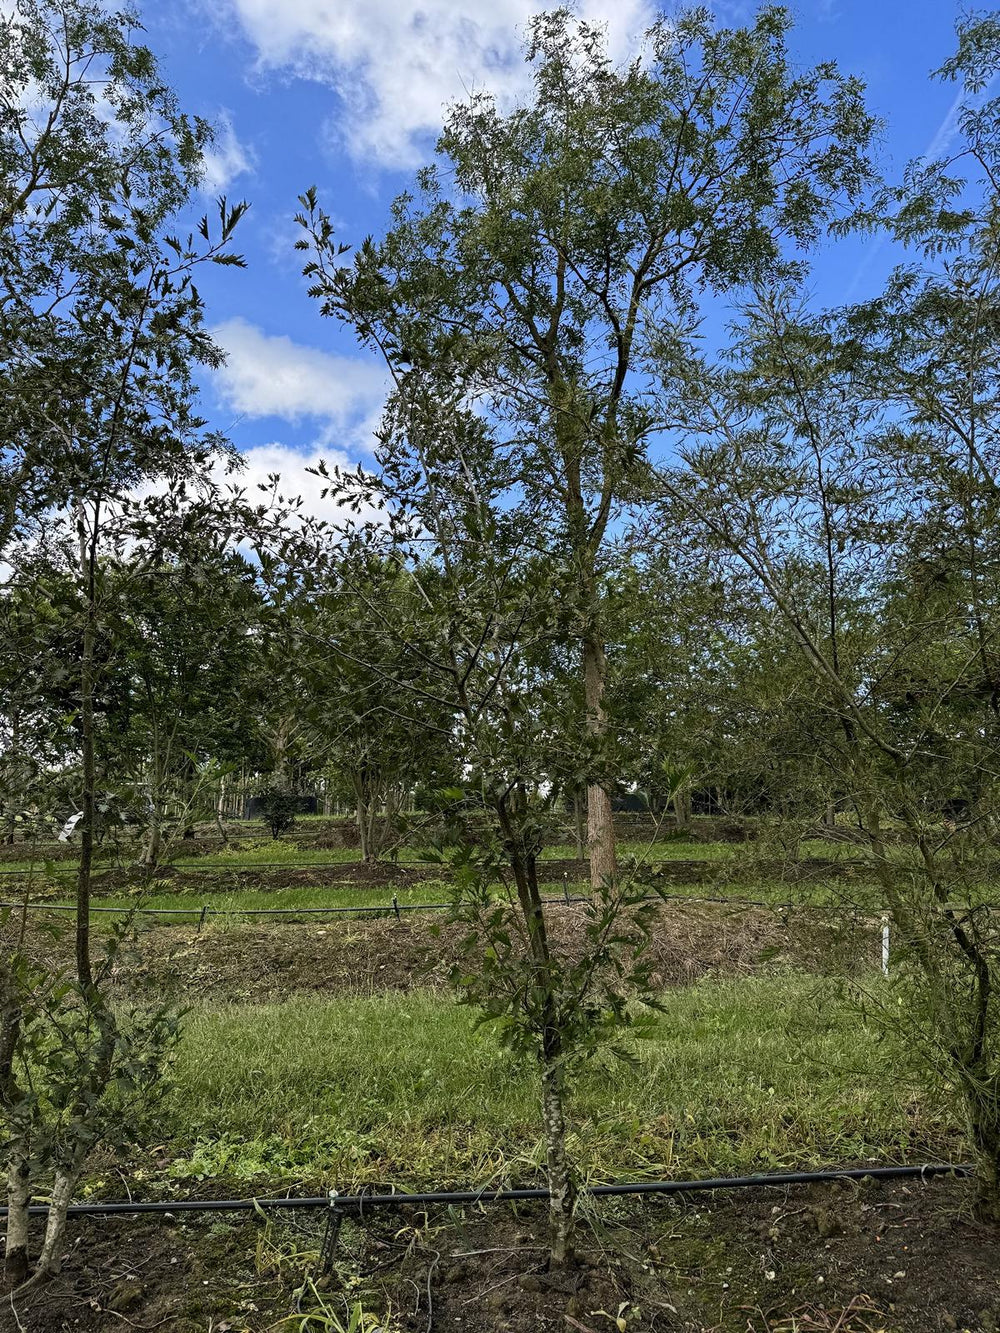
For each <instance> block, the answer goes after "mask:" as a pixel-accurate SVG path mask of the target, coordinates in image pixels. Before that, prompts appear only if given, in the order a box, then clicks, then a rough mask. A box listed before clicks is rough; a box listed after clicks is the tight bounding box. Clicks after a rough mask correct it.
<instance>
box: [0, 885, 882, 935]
mask: <svg viewBox="0 0 1000 1333" xmlns="http://www.w3.org/2000/svg"><path fill="white" fill-rule="evenodd" d="M450 890H451V886H450V885H448V884H447V883H445V882H442V881H440V880H435V879H428V880H424V881H422V882H421V883H419V884H415V885H408V886H404V885H397V886H395V887H392V886H389V887H384V886H379V887H366V886H357V887H355V886H350V887H346V888H333V887H331V886H330V885H312V886H310V885H302V886H293V887H288V888H259V889H254V888H240V889H228V890H218V891H215V892H211V891H208V890H207V889H206V890H199V889H197V888H194V889H185V890H183V891H177V890H169V889H168V890H165V891H162V892H155V891H154V892H151V893H138V892H136V893H131V894H129V893H117V894H101V895H99V896H96V897H95V898H94V904H93V905H94V906H95V907H97V908H102V909H106V908H116V909H118V911H119V912H120V913H121V915H122V916H125V915H127V914H128V913H129V912H135V913H136V918H135V919H136V924H137V925H147V924H151V923H156V924H158V925H170V924H177V925H191V924H192V923H195V922H197V921H198V920H199V919H200V917H201V913H202V908H203V907H208V908H209V913H208V915H207V917H206V919H205V923H206V925H209V924H213V923H214V924H216V925H218V924H221V923H222V921H223V920H225V921H226V922H228V923H230V924H234V925H238V924H240V922H243V923H251V922H253V921H254V920H268V919H274V920H284V921H298V922H303V923H304V922H309V921H312V922H314V923H316V922H319V921H323V920H329V921H331V922H336V921H337V920H338V919H339V918H343V919H345V920H352V919H354V914H355V913H358V914H363V913H364V912H365V911H370V910H372V909H375V908H384V909H389V908H391V907H392V902H393V895H394V894H395V898H396V901H397V903H398V904H399V906H400V909H401V910H402V911H403V913H404V914H406V911H407V909H408V908H413V907H414V906H417V907H419V906H420V905H422V904H428V903H431V904H442V903H443V904H447V903H448V902H449V900H450ZM542 891H543V895H544V896H545V897H546V898H549V899H552V900H553V901H561V899H562V897H563V893H564V892H565V894H568V895H569V896H570V897H571V898H575V897H582V896H584V895H586V894H588V893H589V891H590V886H589V884H586V883H583V882H581V881H575V882H567V883H566V884H565V886H563V885H557V884H543V886H542ZM663 891H664V893H665V894H666V895H667V897H668V898H677V899H690V900H692V901H697V900H699V899H708V900H710V901H711V900H718V901H720V902H726V901H737V900H740V899H743V900H750V901H753V902H760V903H763V904H771V905H774V906H786V905H791V906H793V907H798V906H801V907H808V906H830V907H833V906H843V907H844V908H845V910H852V909H853V908H857V907H870V908H871V909H872V910H875V909H876V908H877V906H878V902H879V901H880V893H879V890H878V888H877V886H874V885H865V884H860V883H851V884H849V885H845V884H844V883H842V882H827V881H822V880H817V881H806V882H800V883H797V884H792V883H788V882H787V881H782V880H775V879H763V880H744V879H738V880H729V879H726V878H720V879H719V880H712V881H710V882H707V883H693V884H681V883H677V884H674V883H671V884H669V885H668V886H665V887H664V889H663ZM0 896H2V894H0ZM45 905H46V906H49V907H60V908H63V909H65V910H66V912H68V911H69V909H70V907H71V904H70V902H69V900H68V898H65V897H62V896H61V897H60V899H59V900H58V902H56V901H51V902H50V901H48V900H46V902H45ZM295 909H302V915H301V916H296V915H285V916H276V917H274V918H269V917H267V916H263V917H259V918H258V917H255V916H253V915H250V914H252V913H263V912H273V911H280V912H283V913H293V912H294V911H295ZM320 909H322V910H323V911H326V910H327V909H332V910H330V912H329V916H328V917H326V916H324V915H321V914H320ZM346 909H350V910H346ZM153 912H164V913H165V914H164V915H162V916H155V915H148V916H147V915H146V913H153ZM116 920H118V917H117V916H116V915H115V914H113V913H112V912H108V911H100V912H96V913H95V914H94V925H95V927H96V928H98V929H100V928H101V926H102V925H104V924H106V925H110V924H111V923H113V922H114V921H116Z"/></svg>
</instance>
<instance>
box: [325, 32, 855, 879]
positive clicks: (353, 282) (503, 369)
mask: <svg viewBox="0 0 1000 1333" xmlns="http://www.w3.org/2000/svg"><path fill="white" fill-rule="evenodd" d="M788 28H789V19H788V17H787V15H786V14H785V12H784V11H783V10H780V9H776V8H765V9H763V10H761V12H760V13H759V14H758V15H757V18H756V20H755V21H754V24H753V26H751V27H749V28H742V29H733V30H730V29H725V28H718V27H716V26H715V24H714V22H713V20H712V19H711V18H710V17H709V15H708V13H707V11H704V10H696V11H693V12H691V13H688V14H685V15H682V16H681V17H679V18H677V19H671V20H670V21H669V22H668V21H667V20H661V22H660V23H658V24H657V25H656V26H655V27H654V28H653V29H652V30H651V32H650V34H649V36H648V42H647V54H646V55H645V56H644V57H643V58H642V59H637V60H635V61H633V62H632V63H630V64H629V65H627V66H626V67H624V68H621V69H618V68H615V67H614V66H613V65H612V63H611V62H610V61H609V59H608V57H607V55H606V53H605V49H604V45H603V40H602V36H601V33H600V31H599V30H598V29H596V28H594V27H591V26H589V25H587V24H585V23H578V22H577V21H576V20H575V19H573V17H572V16H571V14H570V13H569V11H568V10H566V9H558V10H555V11H553V12H551V13H547V14H543V15H540V16H538V17H537V18H535V19H534V20H533V21H532V24H531V28H530V36H529V41H528V45H527V52H526V54H527V59H528V61H529V62H530V63H531V64H532V65H533V69H534V93H533V95H532V97H531V98H530V100H529V101H528V102H527V103H526V104H524V105H523V106H520V107H518V108H517V109H515V110H514V111H512V112H510V113H509V114H502V113H501V112H500V111H499V110H498V108H497V106H496V104H495V101H494V100H493V98H492V97H491V96H490V95H489V94H488V93H483V94H481V95H477V96H475V97H473V98H471V99H470V100H469V101H467V102H465V103H461V104H459V105H457V106H455V107H453V108H452V109H451V111H450V113H449V115H448V117H447V121H446V125H445V130H444V133H443V135H442V137H441V140H440V143H439V152H438V157H439V164H440V165H439V166H437V167H432V168H427V169H426V170H424V171H423V172H421V173H420V175H419V177H418V179H417V187H416V193H415V195H412V194H405V195H403V196H401V197H400V199H399V200H397V202H396V205H395V207H394V213H393V225H392V227H391V229H390V231H389V232H388V234H387V235H386V236H385V237H384V239H383V240H382V241H380V242H378V243H375V242H373V241H371V240H367V241H365V243H364V244H363V245H362V246H361V248H360V250H359V251H358V252H357V254H356V255H355V257H354V260H353V262H352V263H345V261H344V258H343V253H344V250H345V247H344V246H343V245H341V244H339V243H338V242H337V240H336V238H335V236H334V231H333V226H332V223H331V221H330V219H329V217H328V216H327V215H326V214H325V213H324V212H323V211H322V209H321V208H320V207H319V205H318V202H317V196H316V193H315V192H314V191H311V192H309V194H307V195H306V196H305V197H304V199H303V204H304V209H305V211H304V214H303V216H302V218H301V219H300V221H301V222H302V223H303V225H304V226H305V228H306V231H307V235H306V237H305V238H303V239H302V240H301V241H300V242H299V244H300V246H301V247H302V248H303V249H307V250H309V251H310V252H311V254H312V258H311V260H310V262H309V264H308V266H307V268H306V270H305V271H306V273H307V275H309V276H310V277H311V278H312V280H313V288H312V294H313V295H314V296H315V297H316V298H317V299H318V300H319V301H320V303H321V308H322V309H323V311H324V312H325V313H327V314H330V315H333V316H335V317H336V318H338V319H340V320H341V321H343V322H344V323H346V324H347V325H348V326H349V327H351V328H352V329H354V331H355V332H356V334H357V336H358V337H359V339H360V340H361V341H362V343H364V345H366V346H368V347H371V348H373V349H375V350H376V351H377V352H378V353H379V354H380V355H381V356H382V357H384V359H385V361H386V363H387V365H388V368H389V370H390V373H391V375H392V378H393V382H394V384H395V385H396V387H397V389H399V390H400V391H401V392H403V393H405V392H406V391H407V384H408V382H409V376H410V375H411V373H413V374H418V373H419V372H420V371H421V370H422V369H423V368H426V367H429V366H434V367H447V371H448V375H449V377H450V379H451V381H452V383H454V384H455V385H458V386H461V392H462V394H464V395H465V397H466V398H467V400H468V401H470V402H473V401H474V402H476V403H477V404H479V406H480V410H481V411H482V413H483V416H484V420H486V421H488V422H489V429H490V438H491V442H492V447H493V448H494V449H495V450H496V451H497V452H498V453H502V454H503V456H504V458H505V460H506V465H507V469H508V485H509V486H510V488H511V490H512V493H517V494H519V493H522V492H523V493H524V494H526V495H528V496H531V497H533V498H534V501H535V503H534V506H533V510H532V513H533V518H534V520H535V521H536V522H537V523H538V524H539V528H538V531H537V539H538V543H539V545H540V546H543V547H546V548H549V549H553V550H555V549H558V550H559V551H560V552H562V555H563V559H564V564H565V579H566V584H565V589H564V596H565V600H566V615H567V627H568V628H569V629H570V631H571V634H572V639H573V642H574V643H575V645H576V651H577V652H578V654H579V668H578V669H579V673H580V678H581V681H582V685H583V689H582V705H583V709H582V716H581V718H580V725H581V728H582V729H585V730H586V731H587V732H588V733H589V737H590V742H589V744H590V750H591V753H592V755H593V760H592V763H591V766H590V772H589V774H588V775H587V785H588V811H589V815H588V818H589V832H588V840H589V848H590V858H591V873H592V880H593V884H594V885H595V887H596V886H597V885H599V884H601V883H602V882H603V881H604V880H606V879H613V878H614V874H615V855H614V830H613V824H612V819H611V805H610V796H609V790H608V786H607V782H606V781H604V779H603V777H602V757H601V751H602V746H603V744H604V741H605V737H606V735H607V727H608V722H607V717H606V695H605V690H606V682H607V674H608V663H607V653H606V643H607V616H608V607H607V586H606V574H607V568H608V564H607V561H608V550H609V547H610V545H612V544H613V541H614V537H615V534H616V532H618V531H619V530H620V527H621V525H622V524H623V523H624V522H625V521H627V514H628V506H629V504H630V502H632V501H634V500H635V499H636V498H637V495H638V493H639V483H640V482H641V480H642V478H643V477H644V475H645V471H644V469H645V462H646V456H647V448H648V445H649V441H650V438H651V436H652V435H654V434H655V432H656V431H657V429H658V427H659V425H660V424H661V421H662V417H661V416H660V415H659V414H658V412H657V408H656V406H655V404H654V402H653V400H652V398H651V396H650V394H649V382H648V379H647V378H646V375H645V370H646V367H647V365H648V363H649V360H650V356H651V354H652V352H653V349H654V348H655V345H656V343H657V340H658V338H659V336H660V334H661V331H662V328H663V327H664V326H670V325H672V324H674V323H675V322H676V321H678V320H687V319H688V318H690V317H691V316H692V315H693V312H695V311H696V310H697V308H698V301H699V298H700V295H701V294H702V293H703V292H709V293H716V294H718V293H725V292H727V291H730V290H731V289H733V288H736V287H738V286H740V285H742V284H744V283H746V282H749V281H751V280H753V279H757V280H763V279H764V278H766V277H768V276H773V275H775V274H776V273H778V272H780V271H782V270H784V269H786V268H787V267H788V265H789V262H790V260H789V255H790V253H792V252H794V250H795V249H796V248H799V249H801V248H803V247H807V246H808V245H809V244H810V243H812V242H813V241H814V240H815V239H816V237H817V236H818V235H819V234H820V233H821V232H822V230H823V228H824V226H825V225H826V224H827V223H828V222H830V221H831V220H832V219H833V218H834V217H835V216H836V215H837V213H838V209H839V208H840V206H841V205H842V204H843V203H845V202H846V201H850V200H853V199H855V198H856V197H857V196H858V193H859V191H860V190H861V189H862V187H863V186H864V184H865V183H866V181H867V180H868V178H869V172H870V168H869V164H868V159H867V156H866V153H867V147H868V142H869V139H870V136H871V133H872V129H873V121H872V119H871V117H870V116H869V115H868V114H867V112H866V111H865V109H864V105H863V101H862V93H861V87H860V85H859V84H858V82H857V81H856V80H854V79H847V78H844V77H842V76H841V75H840V74H839V73H838V72H837V70H836V68H835V66H833V65H832V64H829V63H827V64H823V65H820V66H818V67H817V68H816V69H814V70H812V71H809V72H808V73H805V74H793V73H792V72H791V70H790V68H789V61H788V55H787V51H786V45H785V42H786V35H787V32H788ZM457 461H458V460H456V463H457Z"/></svg>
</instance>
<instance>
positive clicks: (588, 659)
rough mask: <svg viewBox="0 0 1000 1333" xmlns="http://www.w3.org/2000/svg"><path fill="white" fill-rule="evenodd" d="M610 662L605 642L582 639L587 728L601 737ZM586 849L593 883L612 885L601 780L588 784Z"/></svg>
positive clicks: (611, 848) (611, 843)
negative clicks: (606, 653) (605, 687)
mask: <svg viewBox="0 0 1000 1333" xmlns="http://www.w3.org/2000/svg"><path fill="white" fill-rule="evenodd" d="M607 674H608V664H607V658H606V656H605V653H604V645H603V644H602V643H601V642H599V640H598V639H596V638H594V637H588V638H586V639H584V641H583V685H584V697H585V700H586V705H587V730H588V731H589V732H590V734H591V735H592V736H597V737H601V736H603V735H604V732H605V729H606V720H605V713H604V685H605V681H606V680H607ZM587 848H588V851H589V854H590V885H591V888H592V889H600V888H601V887H602V886H603V885H605V884H613V883H614V881H615V877H616V874H617V861H616V857H615V824H614V817H613V815H612V812H611V796H610V794H609V793H608V792H607V791H606V790H605V788H604V787H602V786H601V785H600V784H599V783H595V782H592V783H590V784H589V785H588V787H587Z"/></svg>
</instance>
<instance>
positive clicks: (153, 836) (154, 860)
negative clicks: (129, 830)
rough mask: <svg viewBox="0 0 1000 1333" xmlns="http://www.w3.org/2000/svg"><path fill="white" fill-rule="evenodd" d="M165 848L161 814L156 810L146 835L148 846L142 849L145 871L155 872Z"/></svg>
mask: <svg viewBox="0 0 1000 1333" xmlns="http://www.w3.org/2000/svg"><path fill="white" fill-rule="evenodd" d="M162 846H163V832H162V828H161V824H160V812H159V810H158V809H154V810H153V813H152V815H151V816H150V821H149V830H148V832H147V834H146V845H145V847H144V848H143V849H142V868H143V870H155V869H156V867H157V866H158V865H159V864H160V853H161V849H162Z"/></svg>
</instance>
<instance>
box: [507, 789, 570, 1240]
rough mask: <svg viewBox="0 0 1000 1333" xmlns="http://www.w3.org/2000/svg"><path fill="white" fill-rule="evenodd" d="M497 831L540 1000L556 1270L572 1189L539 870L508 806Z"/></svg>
mask: <svg viewBox="0 0 1000 1333" xmlns="http://www.w3.org/2000/svg"><path fill="white" fill-rule="evenodd" d="M496 810H497V815H498V817H499V823H500V829H501V832H502V833H503V837H504V842H505V844H506V849H507V855H508V858H509V860H510V866H511V870H512V871H513V874H514V883H515V885H516V887H517V898H518V903H519V905H520V908H521V914H522V916H523V917H524V923H525V926H526V928H527V933H528V943H529V947H530V949H531V956H532V961H533V963H534V970H535V978H536V983H535V989H536V993H537V994H539V995H540V996H541V1003H540V1008H541V1014H540V1017H541V1031H540V1033H539V1036H540V1054H539V1065H540V1069H541V1078H542V1124H543V1128H544V1131H545V1158H546V1166H547V1170H548V1178H549V1190H550V1193H551V1199H550V1203H549V1231H550V1242H551V1253H550V1258H551V1261H552V1263H553V1264H554V1265H557V1266H559V1265H563V1264H570V1263H572V1262H573V1230H574V1214H575V1212H576V1186H575V1183H574V1180H573V1173H572V1170H571V1169H570V1165H569V1157H568V1155H567V1152H566V1117H565V1112H564V1109H563V1108H564V1101H565V1087H564V1080H563V1072H562V1055H563V1046H562V1033H561V1032H560V1030H559V1026H558V1020H557V1005H556V996H555V992H554V989H553V983H552V963H551V956H550V953H549V941H548V932H547V930H546V927H545V910H544V907H543V905H542V897H541V893H540V892H539V888H538V867H537V862H536V856H535V854H534V852H533V851H531V850H528V849H527V848H525V846H524V845H523V841H522V839H521V838H520V837H519V835H518V830H517V829H516V828H515V826H514V823H513V820H512V818H511V813H510V811H509V809H508V808H507V805H506V801H505V800H503V801H500V802H499V803H498V804H497V806H496Z"/></svg>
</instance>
